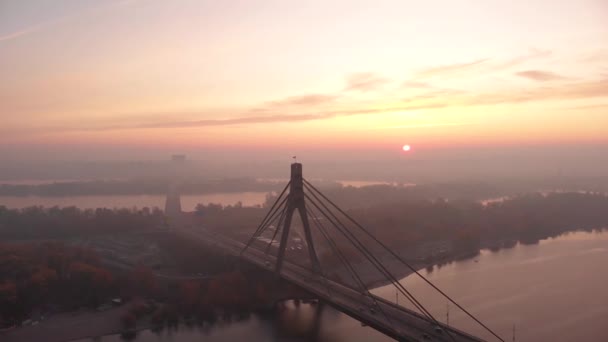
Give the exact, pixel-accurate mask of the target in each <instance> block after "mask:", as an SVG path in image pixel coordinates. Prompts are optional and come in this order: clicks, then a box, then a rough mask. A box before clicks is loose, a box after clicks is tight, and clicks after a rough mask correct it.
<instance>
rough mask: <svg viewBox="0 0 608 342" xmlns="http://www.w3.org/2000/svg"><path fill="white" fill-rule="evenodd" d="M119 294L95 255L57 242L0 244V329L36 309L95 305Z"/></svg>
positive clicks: (114, 281)
mask: <svg viewBox="0 0 608 342" xmlns="http://www.w3.org/2000/svg"><path fill="white" fill-rule="evenodd" d="M115 293H117V288H116V279H115V277H114V276H113V275H112V274H111V273H110V271H108V270H107V269H105V268H103V267H102V266H101V265H100V261H99V258H98V257H97V255H96V254H95V253H94V252H93V251H91V250H86V249H83V248H78V247H67V246H65V245H63V244H57V243H41V244H0V326H2V327H4V326H12V325H14V324H18V323H19V322H21V321H22V320H23V319H25V318H27V317H28V316H29V314H30V313H31V311H32V310H34V309H37V310H39V311H40V312H42V313H45V312H53V311H58V310H64V309H71V308H77V307H80V306H83V305H97V304H99V303H101V302H102V301H104V300H106V299H107V298H108V297H109V296H110V295H112V294H115Z"/></svg>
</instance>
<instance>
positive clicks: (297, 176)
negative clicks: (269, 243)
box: [275, 163, 321, 273]
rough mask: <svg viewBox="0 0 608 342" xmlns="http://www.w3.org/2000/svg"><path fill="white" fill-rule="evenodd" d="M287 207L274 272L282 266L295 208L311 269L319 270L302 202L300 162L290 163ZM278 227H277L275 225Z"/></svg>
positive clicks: (316, 271)
mask: <svg viewBox="0 0 608 342" xmlns="http://www.w3.org/2000/svg"><path fill="white" fill-rule="evenodd" d="M287 196H288V197H287V207H286V213H285V222H284V224H283V230H282V232H281V234H282V235H281V244H280V245H279V253H278V256H277V265H276V270H275V272H276V273H280V272H281V267H282V266H283V260H284V258H285V248H286V247H287V243H288V241H289V230H290V228H291V220H292V218H293V213H294V211H295V210H296V209H297V210H298V213H299V214H300V219H301V220H302V225H303V227H304V235H305V239H306V245H307V246H308V255H309V256H310V262H311V264H312V270H313V272H315V273H320V272H321V267H320V266H319V259H318V258H317V253H316V251H315V245H314V242H313V240H312V233H311V231H310V224H309V221H308V212H307V211H306V204H305V202H304V182H303V180H302V164H300V163H293V164H291V185H290V188H289V194H288V195H287ZM277 229H278V227H277Z"/></svg>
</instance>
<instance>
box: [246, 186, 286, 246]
mask: <svg viewBox="0 0 608 342" xmlns="http://www.w3.org/2000/svg"><path fill="white" fill-rule="evenodd" d="M290 184H291V181H289V182H287V185H285V188H283V191H281V194H280V195H279V197H277V200H276V201H275V202H274V203H273V204H272V207H271V208H270V210H269V211H268V212H267V213H266V216H264V219H263V220H262V222H261V223H260V225H259V226H258V228H257V229H256V230H255V232H254V233H253V235H252V236H251V238H250V239H249V241H248V242H247V244H246V245H245V247H244V248H243V249H242V250H241V253H240V254H241V255H243V253H244V252H245V250H247V248H249V246H250V245H251V244H252V243H253V241H254V240H255V238H256V237H258V236H259V235H260V234H261V232H262V231H263V230H264V229H265V225H266V223H267V222H266V221H267V220H268V217H269V216H271V213H272V211H273V209H274V208H275V206H276V205H277V203H279V201H280V200H281V197H283V195H284V194H285V191H287V188H288V187H289V185H290ZM288 197H289V196H286V197H285V198H284V199H283V200H282V201H281V204H280V205H279V207H280V206H282V205H283V204H284V203H285V201H287V198H288ZM277 209H278V208H277ZM273 215H274V214H273Z"/></svg>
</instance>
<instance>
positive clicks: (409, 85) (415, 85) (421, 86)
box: [401, 81, 433, 89]
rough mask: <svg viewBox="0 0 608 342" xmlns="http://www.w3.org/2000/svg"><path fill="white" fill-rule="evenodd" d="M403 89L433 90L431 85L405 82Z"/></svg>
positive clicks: (402, 85)
mask: <svg viewBox="0 0 608 342" xmlns="http://www.w3.org/2000/svg"><path fill="white" fill-rule="evenodd" d="M401 87H403V88H416V89H428V88H433V86H432V85H431V84H430V83H427V82H420V81H405V82H403V83H402V84H401Z"/></svg>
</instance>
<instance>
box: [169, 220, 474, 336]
mask: <svg viewBox="0 0 608 342" xmlns="http://www.w3.org/2000/svg"><path fill="white" fill-rule="evenodd" d="M179 233H180V234H183V235H186V236H187V237H188V238H190V239H193V240H199V241H201V242H203V243H205V244H206V245H209V246H212V247H215V248H217V249H218V250H220V251H222V252H224V253H228V254H231V255H234V256H238V255H239V254H240V252H241V250H242V249H243V247H244V246H245V245H244V244H243V243H242V242H239V241H235V240H233V239H229V238H227V237H224V236H221V235H218V234H213V233H211V232H208V231H203V230H200V231H196V232H191V231H187V230H184V229H179ZM243 258H244V259H246V260H247V261H248V262H250V263H252V264H255V265H257V266H259V267H261V268H264V269H267V270H269V271H271V272H272V271H273V270H274V268H273V266H274V264H275V261H276V259H275V258H274V256H271V255H266V254H265V253H264V252H262V251H259V250H257V249H253V248H249V249H247V252H246V253H245V254H244V255H243ZM280 276H281V277H282V278H283V279H285V280H287V281H289V282H291V283H293V284H295V285H297V286H299V287H301V288H303V289H305V290H307V291H309V292H311V293H313V294H314V295H316V296H318V298H319V299H321V300H323V301H324V302H326V303H327V304H329V305H331V306H333V307H334V308H336V309H338V310H340V311H342V312H343V313H345V314H347V315H349V316H351V317H353V318H355V319H357V320H359V321H361V322H362V323H364V324H367V325H368V326H370V327H373V328H374V329H376V330H378V331H381V332H382V333H384V334H386V335H388V336H390V337H392V338H394V339H396V340H399V341H483V340H481V339H479V338H477V337H475V336H472V335H469V334H467V333H465V332H462V331H460V330H457V329H454V328H451V327H448V326H446V325H443V324H441V323H440V326H439V327H438V326H437V325H435V324H434V323H432V322H429V321H428V320H427V319H426V318H425V317H424V316H422V315H420V314H418V313H416V312H414V311H412V310H409V309H406V308H403V307H401V306H398V305H395V304H394V303H392V302H390V301H387V300H385V299H383V298H381V297H377V296H373V297H374V298H373V300H372V299H371V298H370V297H368V296H365V295H362V294H361V293H360V292H359V291H357V290H355V289H352V288H350V287H347V286H344V285H342V284H339V283H337V282H334V281H331V280H328V279H326V278H324V277H321V276H320V275H318V274H315V273H313V272H312V271H310V270H307V269H306V268H304V267H301V266H299V265H295V264H292V263H288V262H285V263H284V264H283V268H282V270H281V274H280ZM374 300H375V301H376V302H377V304H378V305H377V306H372V305H370V304H372V303H373V301H374ZM372 307H374V308H375V309H374V310H371V308H372ZM438 328H439V329H438ZM448 333H449V334H448ZM450 336H451V337H450Z"/></svg>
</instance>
